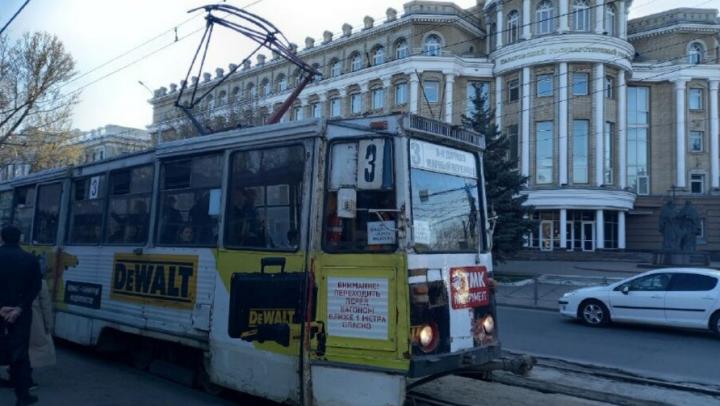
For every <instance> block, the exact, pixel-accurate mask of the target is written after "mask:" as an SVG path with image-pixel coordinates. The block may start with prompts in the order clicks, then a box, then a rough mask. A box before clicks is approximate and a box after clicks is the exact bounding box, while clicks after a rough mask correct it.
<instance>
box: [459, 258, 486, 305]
mask: <svg viewBox="0 0 720 406" xmlns="http://www.w3.org/2000/svg"><path fill="white" fill-rule="evenodd" d="M450 293H451V295H452V308H453V309H466V308H470V307H480V306H487V305H488V304H490V288H489V287H488V276H487V269H486V268H485V267H484V266H466V267H462V268H450Z"/></svg>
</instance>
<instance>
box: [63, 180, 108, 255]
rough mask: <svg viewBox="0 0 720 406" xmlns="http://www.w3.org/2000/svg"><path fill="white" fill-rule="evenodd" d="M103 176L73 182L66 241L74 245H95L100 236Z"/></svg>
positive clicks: (103, 192)
mask: <svg viewBox="0 0 720 406" xmlns="http://www.w3.org/2000/svg"><path fill="white" fill-rule="evenodd" d="M104 196H105V176H102V175H99V176H93V177H90V178H85V179H78V180H76V181H75V182H73V192H72V204H71V206H70V227H69V230H70V231H69V234H68V239H69V241H70V243H75V244H97V243H99V242H100V239H101V235H102V218H103V217H102V216H103V207H104V206H105V198H104Z"/></svg>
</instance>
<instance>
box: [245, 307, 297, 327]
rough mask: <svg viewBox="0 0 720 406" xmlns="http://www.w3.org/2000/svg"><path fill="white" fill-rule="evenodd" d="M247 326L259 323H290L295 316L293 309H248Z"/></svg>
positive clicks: (254, 325) (255, 325)
mask: <svg viewBox="0 0 720 406" xmlns="http://www.w3.org/2000/svg"><path fill="white" fill-rule="evenodd" d="M249 316H250V317H249V319H248V327H257V326H258V325H259V324H290V323H292V321H293V317H294V316H295V310H294V309H250V314H249Z"/></svg>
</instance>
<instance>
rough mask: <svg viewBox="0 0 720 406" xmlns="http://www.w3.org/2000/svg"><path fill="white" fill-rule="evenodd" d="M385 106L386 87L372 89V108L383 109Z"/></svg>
mask: <svg viewBox="0 0 720 406" xmlns="http://www.w3.org/2000/svg"><path fill="white" fill-rule="evenodd" d="M384 107H385V89H382V88H380V89H373V90H372V108H373V110H382V109H383V108H384Z"/></svg>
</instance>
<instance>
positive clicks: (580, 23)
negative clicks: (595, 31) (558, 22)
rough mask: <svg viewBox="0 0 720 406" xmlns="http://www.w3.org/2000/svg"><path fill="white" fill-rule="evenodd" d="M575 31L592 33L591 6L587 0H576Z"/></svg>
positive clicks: (574, 10) (574, 11) (574, 5)
mask: <svg viewBox="0 0 720 406" xmlns="http://www.w3.org/2000/svg"><path fill="white" fill-rule="evenodd" d="M573 29H574V30H575V31H590V6H588V3H587V1H586V0H575V2H574V3H573Z"/></svg>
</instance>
